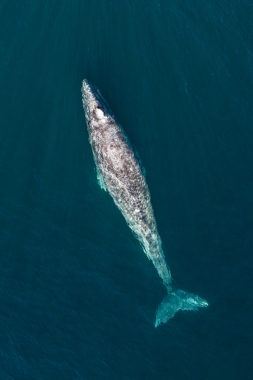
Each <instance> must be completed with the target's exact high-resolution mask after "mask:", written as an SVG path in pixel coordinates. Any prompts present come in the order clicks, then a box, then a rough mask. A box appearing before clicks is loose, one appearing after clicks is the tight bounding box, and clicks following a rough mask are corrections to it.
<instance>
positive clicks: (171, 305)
mask: <svg viewBox="0 0 253 380" xmlns="http://www.w3.org/2000/svg"><path fill="white" fill-rule="evenodd" d="M207 306H208V303H207V302H206V301H205V300H204V299H202V298H200V297H199V296H196V295H194V294H192V293H186V292H184V291H183V290H176V291H175V292H171V293H169V294H167V296H166V297H165V298H164V299H163V301H162V303H161V305H160V306H159V307H158V310H157V312H156V321H155V327H158V326H159V325H160V324H161V323H165V322H167V321H168V320H169V319H170V318H173V317H174V315H175V314H176V312H177V311H178V310H198V309H199V308H200V307H207Z"/></svg>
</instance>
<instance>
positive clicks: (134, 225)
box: [82, 80, 208, 327]
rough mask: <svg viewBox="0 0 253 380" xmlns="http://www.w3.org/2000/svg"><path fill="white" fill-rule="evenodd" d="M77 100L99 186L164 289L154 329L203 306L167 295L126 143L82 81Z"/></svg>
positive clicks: (158, 248) (138, 171)
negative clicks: (141, 249)
mask: <svg viewBox="0 0 253 380" xmlns="http://www.w3.org/2000/svg"><path fill="white" fill-rule="evenodd" d="M82 100H83V107H84V111H85V117H86V123H87V128H88V133H89V141H90V144H91V147H92V152H93V156H94V161H95V164H96V168H97V176H98V181H99V184H100V186H101V188H103V189H104V190H107V191H108V192H109V194H110V195H111V196H112V198H113V200H114V202H115V204H116V206H117V207H118V208H119V209H120V211H121V212H122V214H123V216H124V217H125V219H126V221H127V224H128V225H129V227H130V228H131V230H132V231H133V233H134V235H135V236H136V238H137V239H138V240H139V242H140V243H141V245H142V247H143V250H144V252H145V253H146V255H147V256H148V258H149V259H150V260H151V261H152V263H153V264H154V266H155V268H156V270H157V272H158V274H159V276H160V277H161V278H162V280H163V283H164V285H165V287H166V289H167V296H166V297H165V298H164V300H163V301H162V303H161V305H160V306H159V308H158V310H157V314H156V322H155V326H156V327H157V326H158V325H159V324H160V323H161V322H167V321H168V320H169V319H170V318H172V317H173V316H174V314H175V313H176V312H177V311H178V310H197V309H198V308H199V307H205V306H208V304H207V302H206V301H205V300H203V299H202V298H200V297H198V296H196V295H193V294H190V293H186V292H184V291H182V290H173V289H172V279H171V273H170V269H169V267H168V265H167V264H166V261H165V256H164V253H163V250H162V243H161V239H160V236H159V233H158V230H157V225H156V221H155V217H154V213H153V209H152V205H151V200H150V193H149V189H148V186H147V183H146V179H145V176H144V174H143V170H142V168H141V165H140V163H139V161H138V159H137V157H136V154H135V153H134V150H133V148H132V146H131V143H130V141H129V139H128V137H127V136H126V134H125V132H124V130H123V128H122V127H121V125H119V124H118V123H117V122H116V120H115V117H114V115H113V113H112V111H111V109H110V108H109V106H108V104H107V102H106V101H105V99H104V98H103V97H102V95H101V93H100V91H99V90H98V88H97V87H95V86H94V85H92V84H91V83H90V82H89V81H87V80H83V82H82Z"/></svg>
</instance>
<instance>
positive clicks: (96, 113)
mask: <svg viewBox="0 0 253 380" xmlns="http://www.w3.org/2000/svg"><path fill="white" fill-rule="evenodd" d="M82 99H83V107H84V110H85V116H86V119H87V121H88V122H89V121H90V120H91V119H96V120H97V121H98V122H99V121H101V122H102V121H103V120H104V121H105V120H107V119H108V118H109V117H111V118H113V114H112V111H111V110H110V108H109V106H108V104H107V102H106V101H105V99H104V98H103V96H102V95H101V93H100V91H99V89H98V88H97V87H96V86H94V85H93V84H91V83H90V82H89V81H88V80H87V79H84V80H83V82H82Z"/></svg>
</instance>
